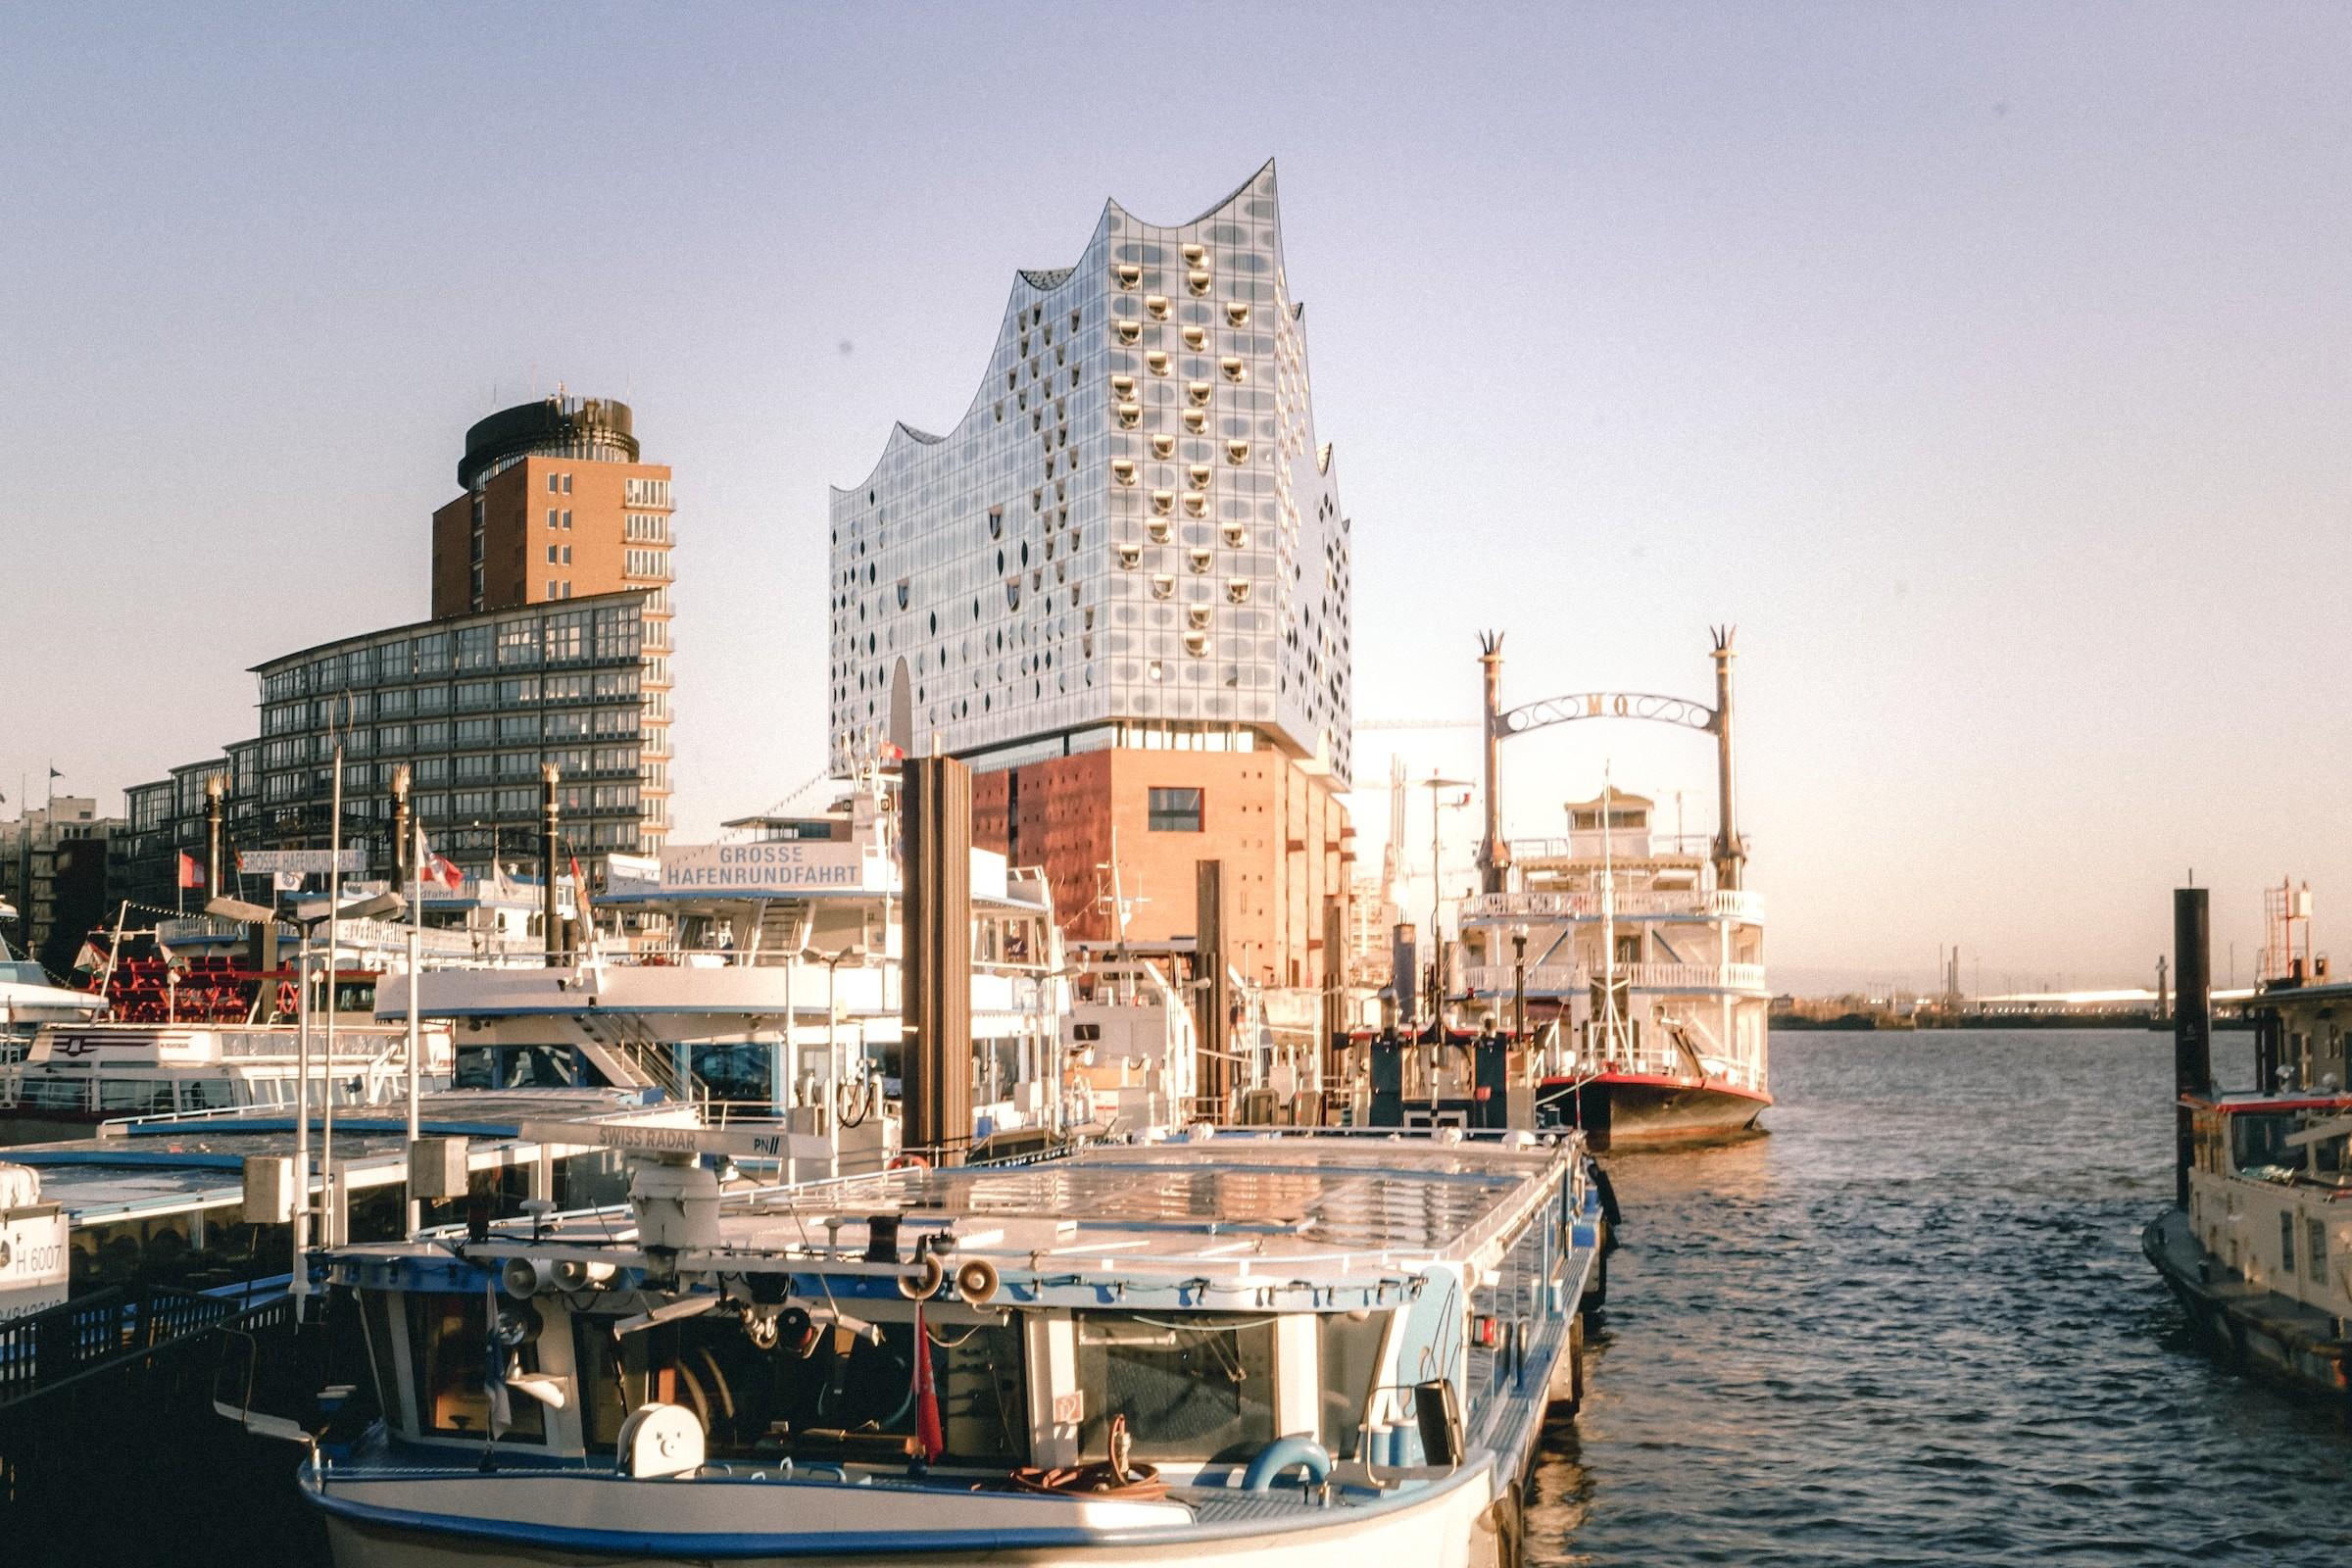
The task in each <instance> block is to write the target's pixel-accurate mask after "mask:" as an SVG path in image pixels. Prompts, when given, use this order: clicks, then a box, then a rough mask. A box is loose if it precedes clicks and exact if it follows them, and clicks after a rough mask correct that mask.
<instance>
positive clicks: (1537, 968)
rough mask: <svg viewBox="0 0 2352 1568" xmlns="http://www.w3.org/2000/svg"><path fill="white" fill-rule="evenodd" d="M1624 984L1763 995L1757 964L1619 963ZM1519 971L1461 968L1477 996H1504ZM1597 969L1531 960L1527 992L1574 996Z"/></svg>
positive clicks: (1490, 965) (1637, 987)
mask: <svg viewBox="0 0 2352 1568" xmlns="http://www.w3.org/2000/svg"><path fill="white" fill-rule="evenodd" d="M1614 974H1615V977H1616V979H1617V980H1618V982H1619V983H1620V984H1622V985H1625V986H1628V987H1630V988H1631V989H1633V990H1635V991H1722V992H1735V993H1751V994H1754V995H1757V996H1762V995H1766V994H1768V993H1767V990H1766V986H1765V980H1764V966H1763V965H1762V964H1760V963H1722V964H1716V963H1621V964H1619V965H1617V967H1616V969H1615V971H1614ZM1517 976H1518V971H1517V970H1516V969H1515V968H1514V967H1513V966H1512V965H1510V964H1507V963H1474V964H1471V965H1470V966H1469V967H1468V968H1466V969H1465V970H1464V971H1463V978H1464V982H1465V983H1466V984H1467V985H1468V987H1469V989H1470V991H1471V993H1472V994H1473V995H1475V996H1478V997H1481V998H1507V997H1509V996H1510V995H1511V992H1512V989H1513V987H1514V985H1515V984H1516V981H1517ZM1600 977H1601V976H1600V971H1599V970H1598V969H1594V968H1592V967H1590V966H1588V965H1586V964H1581V963H1575V964H1570V963H1531V964H1529V965H1528V966H1527V971H1526V983H1527V989H1528V991H1529V992H1530V993H1531V994H1555V995H1563V996H1573V995H1575V994H1577V993H1579V992H1583V991H1588V990H1590V989H1592V987H1593V984H1594V983H1595V982H1596V981H1598V980H1599V979H1600Z"/></svg>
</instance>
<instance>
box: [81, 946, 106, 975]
mask: <svg viewBox="0 0 2352 1568" xmlns="http://www.w3.org/2000/svg"><path fill="white" fill-rule="evenodd" d="M73 967H74V969H75V970H76V971H77V972H79V971H84V970H89V969H103V968H105V967H106V955H105V954H103V953H100V952H99V951H98V944H97V943H95V942H84V943H83V944H82V945H81V951H80V952H79V953H76V954H75V955H73Z"/></svg>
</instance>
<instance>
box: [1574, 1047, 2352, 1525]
mask: <svg viewBox="0 0 2352 1568" xmlns="http://www.w3.org/2000/svg"><path fill="white" fill-rule="evenodd" d="M2246 1039H2247V1037H2246V1036H2242V1035H2234V1036H2233V1035H2224V1036H2222V1037H2220V1039H2219V1041H2218V1043H2217V1055H2218V1058H2219V1059H2218V1061H2217V1066H2219V1067H2220V1068H2221V1069H2222V1071H2223V1073H2224V1075H2225V1076H2228V1075H2229V1073H2230V1072H2231V1071H2232V1069H2235V1070H2236V1071H2237V1072H2238V1075H2240V1076H2246V1075H2248V1072H2249V1070H2248V1069H2246V1068H2245V1067H2244V1066H2243V1065H2242V1064H2241V1063H2240V1062H2239V1061H2237V1060H2236V1059H2235V1055H2233V1053H2234V1054H2236V1055H2242V1054H2244V1052H2245V1050H2246V1047H2245V1044H2244V1043H2245V1041H2246ZM1773 1054H1774V1063H1773V1073H1774V1091H1775V1093H1776V1094H1777V1095H1778V1096H1779V1097H1780V1103H1779V1105H1778V1106H1777V1107H1776V1108H1775V1109H1774V1110H1773V1111H1771V1112H1770V1113H1769V1114H1768V1115H1767V1117H1766V1122H1767V1124H1768V1125H1769V1126H1770V1127H1771V1128H1772V1134H1771V1136H1769V1137H1766V1138H1759V1139H1755V1140H1752V1141H1750V1142H1747V1143H1744V1144H1740V1145H1738V1146H1735V1147H1731V1148H1724V1149H1714V1150H1706V1151H1701V1152H1689V1153H1652V1154H1621V1155H1613V1156H1611V1157H1610V1159H1609V1161H1608V1163H1609V1169H1610V1173H1611V1175H1612V1176H1613V1178H1614V1179H1615V1183H1616V1187H1617V1192H1618V1196H1619V1199H1620V1200H1621V1201H1622V1203H1623V1205H1624V1210H1625V1219H1626V1229H1625V1236H1624V1244H1623V1246H1622V1247H1621V1248H1620V1249H1619V1250H1618V1251H1617V1253H1616V1255H1615V1257H1614V1258H1613V1259H1612V1260H1611V1263H1610V1277H1609V1306H1608V1309H1607V1311H1606V1312H1605V1314H1604V1320H1603V1322H1602V1323H1601V1324H1600V1325H1598V1327H1599V1329H1600V1332H1599V1333H1597V1334H1596V1335H1595V1336H1594V1344H1595V1347H1596V1350H1597V1353H1596V1357H1595V1360H1594V1362H1593V1370H1592V1375H1591V1378H1590V1380H1589V1388H1590V1393H1589V1396H1588V1398H1587V1401H1586V1405H1585V1409H1584V1412H1583V1414H1582V1415H1581V1417H1580V1418H1579V1419H1578V1420H1577V1422H1576V1423H1575V1424H1574V1425H1573V1426H1570V1425H1562V1426H1560V1427H1558V1428H1556V1429H1555V1430H1554V1431H1553V1433H1552V1434H1551V1436H1550V1440H1549V1442H1548V1444H1547V1446H1546V1451H1545V1453H1544V1460H1543V1462H1542V1465H1541V1467H1540V1469H1539V1470H1538V1473H1537V1484H1536V1501H1535V1505H1534V1506H1533V1508H1532V1509H1531V1512H1530V1517H1529V1522H1528V1523H1529V1540H1530V1552H1529V1555H1530V1558H1531V1560H1533V1561H1537V1562H1544V1563H1559V1564H1593V1565H1612V1568H1613V1565H1617V1564H1633V1563H1643V1564H1649V1563H1740V1564H1746V1565H1764V1564H1813V1563H1822V1564H1841V1563H1871V1564H1902V1563H1948V1562H1962V1561H1984V1562H2020V1563H2022V1562H2050V1563H2065V1564H2107V1563H2172V1562H2189V1561H2198V1562H2215V1561H2221V1562H2261V1563H2279V1564H2289V1563H2295V1564H2299V1563H2313V1564H2318V1563H2342V1562H2343V1561H2345V1560H2346V1553H2347V1549H2348V1548H2352V1496H2348V1495H2347V1486H2348V1484H2352V1432H2348V1430H2347V1427H2346V1425H2345V1423H2344V1422H2343V1421H2342V1420H2341V1419H2340V1418H2339V1417H2338V1416H2337V1415H2336V1414H2335V1413H2334V1412H2333V1411H2331V1410H2329V1409H2328V1408H2327V1407H2326V1406H2324V1405H2315V1404H2313V1403H2310V1402H2306V1401H2303V1400H2299V1399H2297V1398H2296V1397H2293V1396H2290V1395H2285V1394H2282V1393H2280V1392H2278V1391H2277V1390H2275V1389H2273V1388H2272V1387H2271V1386H2269V1385H2266V1384H2259V1383H2248V1382H2246V1381H2244V1380H2242V1379H2240V1378H2238V1377H2236V1376H2234V1375H2232V1374H2231V1373H2229V1372H2228V1371H2226V1370H2224V1369H2222V1368H2220V1367H2218V1366H2217V1365H2215V1364H2214V1363H2213V1362H2212V1361H2211V1360H2209V1359H2208V1358H2207V1357H2206V1356H2205V1355H2204V1354H2203V1353H2202V1352H2201V1351H2200V1350H2199V1348H2197V1347H2196V1345H2195V1344H2194V1343H2193V1342H2192V1341H2191V1340H2190V1338H2189V1337H2188V1332H2187V1326H2186V1320H2185V1319H2184V1318H2183V1316H2182V1314H2181V1313H2180V1309H2179V1308H2178V1307H2177V1306H2176V1304H2175V1303H2174V1301H2173V1299H2172V1298H2171V1297H2170V1296H2168V1295H2167V1294H2166V1293H2165V1290H2164V1288H2163V1286H2162V1285H2161V1284H2160V1283H2159V1282H2158V1280H2157V1278H2156V1276H2155V1273H2154V1272H2153V1271H2152V1270H2151V1269H2150V1268H2149V1267H2148V1265H2147V1263H2146V1261H2145V1260H2144V1259H2143V1258H2142V1257H2141V1256H2140V1252H2139V1231H2140V1227H2141V1226H2142V1225H2144V1224H2145V1223H2146V1222H2147V1221H2148V1219H2149V1218H2150V1217H2152V1216H2153V1215H2154V1214H2155V1213H2156V1211H2157V1210H2158V1209H2159V1208H2161V1207H2162V1206H2163V1205H2165V1204H2166V1203H2168V1202H2169V1201H2171V1195H2172V1187H2173V1177H2172V1170H2171V1163H2170V1162H2171V1157H2172V1138H2171V1128H2172V1120H2171V1117H2170V1115H2169V1113H2168V1106H2169V1103H2170V1099H2171V1080H2172V1042H2171V1038H2170V1036H2166V1035H2155V1034H2142V1033H2134V1032H2126V1031H2105V1032H2092V1031H2045V1030H2034V1031H2019V1032H2016V1033H1996V1032H1968V1033H1929V1034H1918V1035H1910V1034H1888V1035H1875V1036H1874V1035H1835V1034H1782V1035H1776V1036H1775V1037H1774V1038H1773Z"/></svg>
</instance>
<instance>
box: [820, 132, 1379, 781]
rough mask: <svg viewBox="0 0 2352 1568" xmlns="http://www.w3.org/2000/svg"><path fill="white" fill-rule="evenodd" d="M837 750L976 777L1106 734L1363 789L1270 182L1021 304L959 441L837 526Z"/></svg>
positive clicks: (836, 503)
mask: <svg viewBox="0 0 2352 1568" xmlns="http://www.w3.org/2000/svg"><path fill="white" fill-rule="evenodd" d="M828 596H829V597H828V607H829V611H830V618H831V628H832V638H831V652H830V680H831V685H830V691H829V709H830V714H831V723H830V741H831V746H832V750H833V755H834V760H835V762H836V764H837V765H842V766H845V767H846V766H851V765H855V764H856V763H857V762H858V760H861V759H863V758H866V757H869V756H871V755H873V754H874V753H875V752H876V751H878V750H879V749H880V748H881V747H883V746H885V745H887V744H892V743H895V744H898V745H900V746H902V747H904V748H905V749H906V750H907V751H908V752H909V753H914V754H920V753H924V752H928V751H930V750H932V748H933V746H934V744H935V743H936V744H937V746H938V747H940V748H941V749H943V750H946V751H948V752H952V753H956V754H960V755H967V756H969V755H973V754H979V753H987V752H989V751H991V750H993V749H997V748H1006V747H1013V746H1018V745H1020V744H1022V743H1024V742H1030V741H1034V740H1036V739H1038V738H1039V737H1043V736H1049V735H1055V734H1061V733H1066V732H1070V731H1075V730H1079V729H1082V728H1085V727H1088V726H1099V725H1103V724H1106V723H1110V722H1114V721H1140V722H1142V723H1144V724H1146V725H1149V726H1152V727H1154V728H1158V729H1160V730H1162V731H1163V732H1165V731H1205V730H1223V731H1228V732H1233V731H1253V732H1257V733H1262V734H1265V735H1267V736H1270V737H1272V738H1273V739H1275V740H1276V741H1277V742H1278V743H1279V744H1280V745H1281V746H1283V747H1284V748H1285V749H1286V750H1289V751H1291V752H1293V753H1294V754H1295V755H1299V756H1305V757H1313V756H1317V755H1322V756H1325V757H1327V758H1328V759H1329V760H1330V762H1331V766H1332V771H1333V773H1334V775H1335V782H1336V783H1337V784H1338V785H1339V786H1340V787H1345V786H1346V783H1347V780H1348V754H1349V712H1350V706H1351V693H1350V691H1349V685H1348V669H1349V662H1350V647H1349V618H1350V607H1349V564H1348V520H1347V518H1346V517H1345V516H1344V515H1342V514H1341V512H1340V509H1339V496H1338V486H1337V479H1336V475H1335V474H1334V472H1333V468H1332V464H1331V454H1330V449H1329V448H1328V447H1324V446H1321V445H1320V444H1319V443H1318V442H1317V441H1316V438H1315V432H1314V420H1313V414H1312V409H1311V406H1310V399H1309V389H1308V378H1307V370H1306V346H1305V333H1304V327H1303V325H1302V323H1301V320H1300V318H1299V310H1298V308H1297V307H1296V306H1295V305H1294V303H1293V302H1292V300H1291V297H1290V293H1289V288H1288V284H1287V281H1286V279H1285V277H1284V273H1283V263H1282V237H1281V221H1280V217H1279V213H1278V210H1277V202H1276V196H1275V184H1274V167H1273V165H1272V164H1268V165H1267V166H1266V167H1265V168H1264V169H1262V170H1260V171H1259V172H1257V173H1256V174H1255V175H1254V176H1252V177H1251V179H1250V181H1249V182H1248V183H1247V184H1245V185H1244V186H1242V188H1241V189H1240V190H1238V191H1236V192H1234V193H1233V195H1232V196H1230V197H1229V198H1227V199H1226V200H1225V201H1223V202H1221V203H1220V204H1218V205H1217V206H1216V207H1215V208H1213V209H1211V210H1210V211H1209V212H1207V213H1204V214H1202V215H1201V217H1200V218H1198V219H1196V220H1194V221H1192V222H1190V223H1185V224H1181V225H1177V226H1174V227H1161V226H1157V225H1153V224H1149V223H1145V222H1143V221H1140V220H1138V219H1136V218H1134V217H1132V216H1130V215H1129V214H1127V213H1125V212H1124V211H1122V210H1121V209H1120V208H1119V207H1118V206H1117V204H1116V203H1112V204H1109V205H1108V206H1106V207H1105V209H1104V212H1103V219H1102V221H1101V222H1100V223H1099V224H1098V225H1097V227H1096V230H1095V233H1094V235H1093V237H1092V239H1091V240H1090V241H1089V243H1088V245H1087V248H1086V252H1085V255H1084V256H1083V257H1082V258H1081V259H1080V261H1079V263H1078V265H1077V266H1076V267H1073V268H1068V269H1059V270H1052V271H1024V272H1022V273H1020V274H1019V276H1018V278H1017V280H1016V281H1015V283H1014V285H1013V290H1012V297H1011V300H1010V302H1009V303H1008V305H1007V307H1006V310H1005V319H1004V322H1003V324H1002V326H1001V327H1000V329H999V333H998V341H997V345H996V349H995V352H994V353H993V354H992V355H991V357H990V360H989V364H988V369H987V373H986V376H985V378H984V379H983V381H982V384H981V387H980V392H979V395H978V397H977V398H976V399H975V400H974V401H973V403H972V405H971V407H970V408H969V409H968V410H967V411H966V413H965V414H964V416H963V417H962V419H961V420H960V421H959V422H958V423H957V424H956V428H955V429H954V431H952V432H951V433H949V434H947V435H945V436H936V435H929V434H926V433H924V432H921V431H918V430H913V429H910V428H909V427H907V426H906V425H904V424H902V425H898V426H896V427H894V428H893V430H892V432H891V434H890V438H889V440H888V442H887V443H886V444H885V446H884V449H883V453H882V458H881V461H880V462H879V463H878V464H877V465H876V466H875V468H874V470H873V472H872V473H871V474H869V475H868V476H867V477H866V478H865V479H864V480H863V481H861V482H860V483H858V484H857V485H854V486H851V487H848V488H846V489H837V490H835V491H834V492H833V495H832V507H831V577H830V581H829V587H828Z"/></svg>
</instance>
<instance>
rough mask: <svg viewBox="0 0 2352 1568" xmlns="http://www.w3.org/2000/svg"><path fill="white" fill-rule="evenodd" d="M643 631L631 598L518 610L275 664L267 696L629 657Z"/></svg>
mask: <svg viewBox="0 0 2352 1568" xmlns="http://www.w3.org/2000/svg"><path fill="white" fill-rule="evenodd" d="M639 633H640V628H639V616H638V611H637V607H636V606H635V605H633V604H631V605H607V606H602V607H599V608H598V609H595V610H592V611H591V610H576V611H566V612H563V613H556V614H546V613H542V614H532V615H518V616H515V617H513V618H510V619H507V620H501V621H498V622H495V623H492V624H485V625H475V626H461V627H459V628H458V629H457V630H456V631H454V632H447V631H442V632H427V633H424V634H423V635H421V636H417V637H397V638H393V639H390V640H388V641H386V642H382V643H377V644H374V645H372V646H370V647H366V648H355V649H351V650H349V651H348V652H345V653H340V654H329V655H327V656H326V657H325V658H323V659H319V660H314V661H312V662H309V663H305V664H299V665H296V666H294V667H292V668H290V669H281V670H274V671H272V672H270V674H268V675H266V676H264V677H263V681H262V699H263V701H264V702H278V701H281V700H284V699H286V698H291V697H300V696H307V695H309V694H312V693H320V694H326V693H341V692H344V691H348V690H355V689H358V688H362V687H373V686H382V685H389V684H393V683H396V682H407V681H411V680H415V679H417V678H418V677H420V676H423V677H430V676H434V675H445V674H449V673H451V672H453V671H463V670H468V669H490V668H495V667H501V666H512V665H517V664H520V665H529V664H538V663H561V662H565V661H569V660H579V659H587V658H591V657H593V658H597V659H623V658H627V657H629V656H631V655H633V654H634V653H635V652H636V651H637V648H638V645H639Z"/></svg>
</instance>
